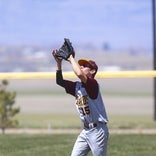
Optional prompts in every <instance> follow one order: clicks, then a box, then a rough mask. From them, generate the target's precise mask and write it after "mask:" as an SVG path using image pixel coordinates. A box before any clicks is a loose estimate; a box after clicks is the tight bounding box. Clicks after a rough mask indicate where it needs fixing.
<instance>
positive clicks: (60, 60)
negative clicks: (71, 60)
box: [52, 50, 62, 63]
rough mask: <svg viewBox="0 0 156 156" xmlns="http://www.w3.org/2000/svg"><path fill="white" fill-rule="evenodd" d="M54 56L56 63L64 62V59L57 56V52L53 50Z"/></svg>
mask: <svg viewBox="0 0 156 156" xmlns="http://www.w3.org/2000/svg"><path fill="white" fill-rule="evenodd" d="M52 55H53V57H54V59H55V61H56V62H57V63H61V62H62V58H61V57H57V56H56V50H53V51H52Z"/></svg>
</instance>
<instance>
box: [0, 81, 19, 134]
mask: <svg viewBox="0 0 156 156" xmlns="http://www.w3.org/2000/svg"><path fill="white" fill-rule="evenodd" d="M8 84H9V82H8V81H7V80H2V82H1V84H0V128H1V130H2V134H5V130H6V128H13V127H16V126H17V125H18V121H17V120H15V119H14V118H13V117H14V116H15V115H16V114H17V113H19V112H20V109H19V108H18V107H14V104H15V97H16V92H14V91H13V92H9V91H7V85H8Z"/></svg>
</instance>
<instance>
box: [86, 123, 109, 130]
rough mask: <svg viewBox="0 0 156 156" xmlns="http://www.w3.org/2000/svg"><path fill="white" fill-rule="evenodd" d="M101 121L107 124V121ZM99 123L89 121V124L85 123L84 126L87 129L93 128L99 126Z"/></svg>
mask: <svg viewBox="0 0 156 156" xmlns="http://www.w3.org/2000/svg"><path fill="white" fill-rule="evenodd" d="M99 123H101V124H103V125H106V124H107V123H102V122H99ZM97 125H98V124H97V123H89V124H84V127H85V128H87V129H92V128H95V127H97Z"/></svg>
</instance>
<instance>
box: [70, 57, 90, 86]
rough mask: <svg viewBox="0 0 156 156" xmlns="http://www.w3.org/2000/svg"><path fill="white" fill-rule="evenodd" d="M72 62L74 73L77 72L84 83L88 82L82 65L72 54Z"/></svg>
mask: <svg viewBox="0 0 156 156" xmlns="http://www.w3.org/2000/svg"><path fill="white" fill-rule="evenodd" d="M69 61H70V63H71V64H72V68H73V71H74V73H75V74H76V76H77V77H78V78H79V79H80V80H81V81H82V82H84V83H86V81H87V77H86V76H85V74H84V73H83V72H82V70H81V68H80V66H79V65H78V64H77V62H76V61H75V59H74V58H73V56H70V58H69Z"/></svg>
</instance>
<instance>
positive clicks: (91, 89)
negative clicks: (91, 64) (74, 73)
mask: <svg viewBox="0 0 156 156" xmlns="http://www.w3.org/2000/svg"><path fill="white" fill-rule="evenodd" d="M84 87H85V89H86V92H87V94H88V95H89V97H90V98H91V99H96V98H97V95H98V83H97V81H96V80H95V79H93V78H87V82H86V83H85V84H84Z"/></svg>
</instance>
